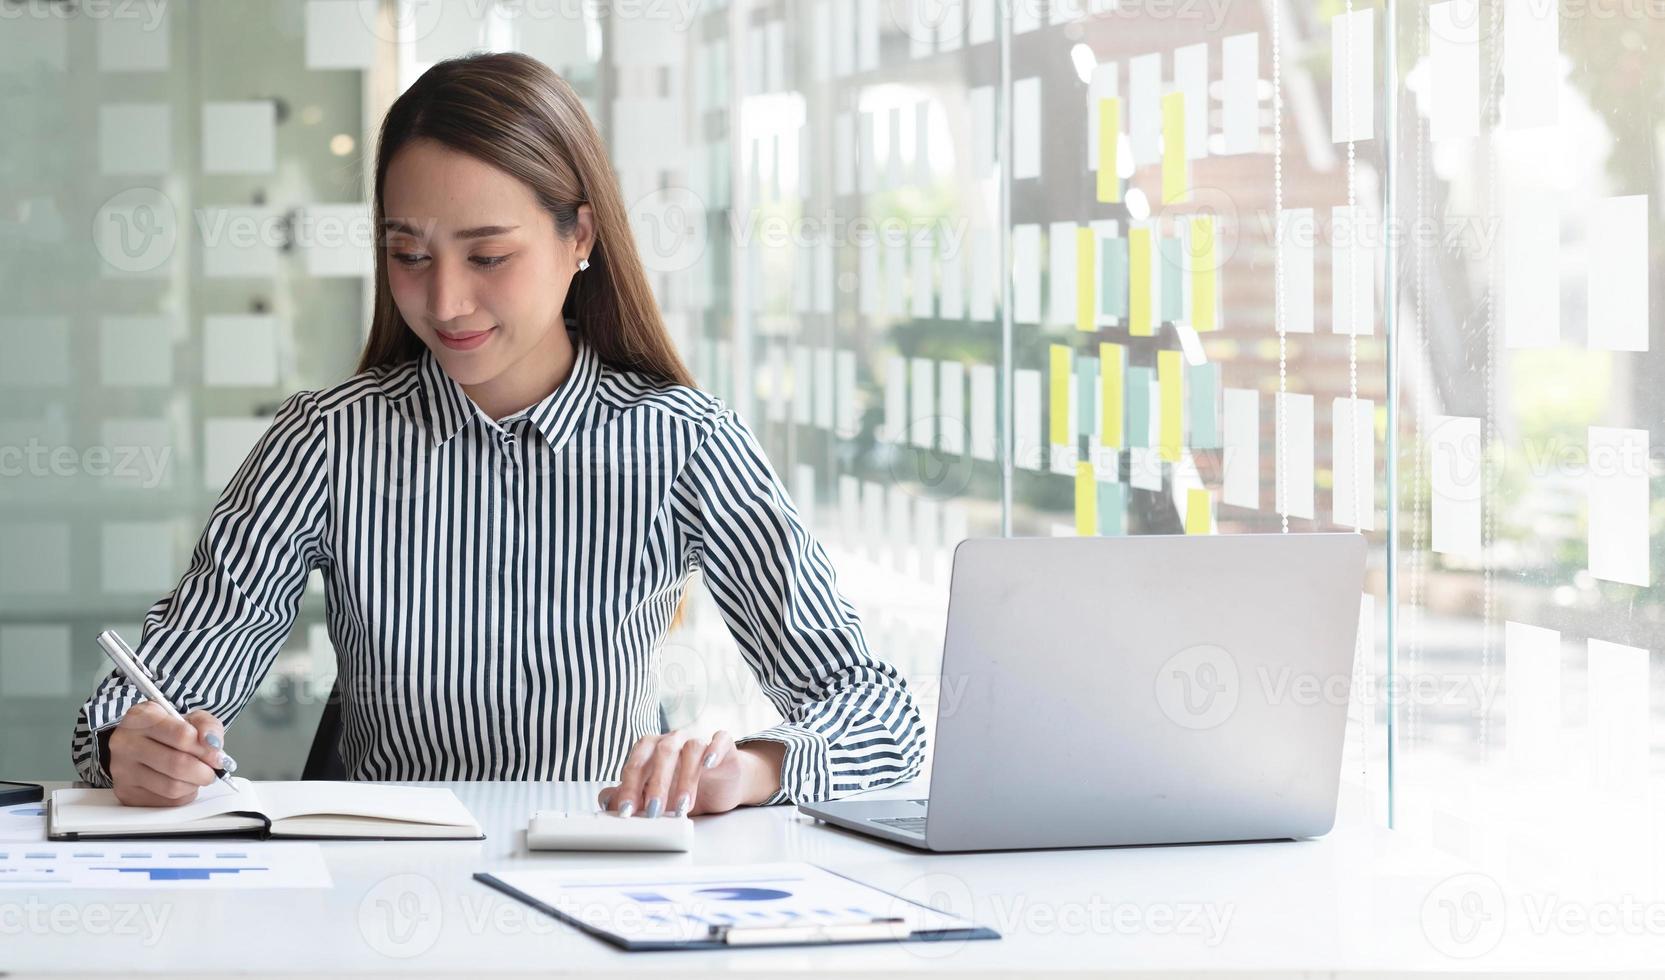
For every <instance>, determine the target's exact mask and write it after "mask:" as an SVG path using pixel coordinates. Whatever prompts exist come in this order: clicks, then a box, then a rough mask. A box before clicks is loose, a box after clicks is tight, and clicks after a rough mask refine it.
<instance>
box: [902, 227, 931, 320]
mask: <svg viewBox="0 0 1665 980" xmlns="http://www.w3.org/2000/svg"><path fill="white" fill-rule="evenodd" d="M910 247H911V248H912V249H913V254H912V256H911V257H910V260H911V263H912V269H911V270H910V271H911V272H912V273H913V282H912V283H911V284H910V285H909V290H908V300H909V302H910V303H911V304H912V305H911V307H910V309H909V313H911V314H912V315H913V318H914V319H916V320H928V319H930V318H931V316H932V315H933V314H934V313H935V312H936V296H935V294H934V292H933V291H934V289H935V284H934V283H933V282H932V281H931V279H932V277H931V272H932V267H933V266H935V265H936V256H935V254H934V252H935V250H934V249H933V247H932V243H931V240H930V239H929V238H926V239H924V240H923V241H919V240H916V241H914V243H913V244H912V246H910Z"/></svg>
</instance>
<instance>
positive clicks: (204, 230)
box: [196, 208, 282, 279]
mask: <svg viewBox="0 0 1665 980" xmlns="http://www.w3.org/2000/svg"><path fill="white" fill-rule="evenodd" d="M196 218H197V229H196V231H197V233H198V234H199V235H201V237H202V271H203V274H204V275H206V276H207V277H208V278H210V279H244V278H247V279H270V278H271V277H273V276H275V275H277V269H278V250H277V246H278V244H279V243H280V242H281V241H282V236H281V233H280V232H279V231H277V230H276V229H277V226H278V223H279V222H280V221H281V220H282V217H281V215H279V214H278V212H277V211H275V210H273V209H271V208H203V209H202V210H201V211H200V212H198V214H197V216H196Z"/></svg>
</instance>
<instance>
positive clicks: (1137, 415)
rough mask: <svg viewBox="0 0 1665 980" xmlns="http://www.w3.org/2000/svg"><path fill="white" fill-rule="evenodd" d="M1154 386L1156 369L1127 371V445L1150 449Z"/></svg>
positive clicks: (1146, 368)
mask: <svg viewBox="0 0 1665 980" xmlns="http://www.w3.org/2000/svg"><path fill="white" fill-rule="evenodd" d="M1155 384H1156V369H1155V368H1148V367H1129V368H1128V369H1127V444H1128V445H1129V446H1131V447H1134V448H1138V449H1149V448H1150V393H1151V389H1152V388H1153V387H1154V386H1155Z"/></svg>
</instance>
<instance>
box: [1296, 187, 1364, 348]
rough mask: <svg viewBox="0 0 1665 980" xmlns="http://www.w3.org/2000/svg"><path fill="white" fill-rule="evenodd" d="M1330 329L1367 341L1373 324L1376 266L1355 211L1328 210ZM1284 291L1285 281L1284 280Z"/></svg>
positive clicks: (1357, 211) (1350, 209) (1342, 208)
mask: <svg viewBox="0 0 1665 980" xmlns="http://www.w3.org/2000/svg"><path fill="white" fill-rule="evenodd" d="M1330 213H1331V218H1330V222H1331V223H1330V227H1331V228H1332V229H1333V231H1332V239H1333V241H1332V243H1331V246H1330V329H1331V330H1334V331H1335V332H1336V333H1340V334H1357V335H1359V336H1362V337H1368V336H1369V335H1370V334H1372V333H1374V332H1375V324H1376V264H1375V261H1374V257H1373V256H1372V254H1371V250H1370V248H1369V246H1368V245H1366V243H1365V241H1364V236H1365V234H1367V232H1368V229H1365V228H1362V227H1360V226H1359V224H1358V221H1357V220H1356V219H1357V218H1358V217H1361V216H1362V212H1360V211H1359V209H1358V208H1357V207H1346V206H1343V207H1338V208H1332V209H1331V212H1330ZM1284 283H1285V288H1287V287H1288V279H1287V278H1286V279H1285V280H1284Z"/></svg>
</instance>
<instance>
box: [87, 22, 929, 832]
mask: <svg viewBox="0 0 1665 980" xmlns="http://www.w3.org/2000/svg"><path fill="white" fill-rule="evenodd" d="M375 220H376V222H377V226H378V227H379V228H381V229H383V232H384V237H385V240H384V241H383V242H382V243H381V244H380V245H379V246H378V248H377V251H376V302H375V314H374V322H373V324H372V326H371V331H370V337H369V340H368V342H367V343H366V345H365V349H364V353H363V356H362V359H361V361H360V364H359V373H358V374H357V375H355V376H354V377H352V378H350V379H349V380H347V381H346V382H344V383H342V384H340V385H337V386H335V387H333V388H329V389H326V390H323V391H302V392H299V393H297V394H295V395H292V396H290V397H289V398H288V399H287V400H285V401H284V403H283V404H282V406H281V407H280V408H279V409H278V412H277V414H276V417H275V418H274V419H273V421H272V424H271V427H270V429H269V430H268V431H267V432H266V433H265V434H264V435H263V436H262V438H261V439H260V440H259V442H258V443H257V444H256V446H255V447H254V449H253V450H252V451H251V452H250V454H249V457H248V459H247V460H245V461H244V463H243V464H242V466H241V468H240V469H239V470H238V471H237V473H236V475H235V476H234V477H233V478H232V480H231V482H230V484H229V485H228V486H227V487H226V489H225V491H224V492H223V494H222V495H221V497H220V499H219V501H218V502H217V503H216V505H215V507H214V509H213V511H212V513H211V514H210V516H209V521H208V526H207V528H206V529H205V530H204V532H203V534H202V537H201V539H200V541H199V542H198V544H197V547H196V549H195V551H194V553H193V555H192V560H191V565H190V568H189V570H188V571H187V572H186V573H185V575H184V577H183V579H182V580H181V582H180V583H179V585H178V587H177V588H176V589H175V590H174V591H173V592H172V593H170V594H169V595H168V596H166V597H164V598H163V599H162V600H161V601H160V602H158V603H157V604H156V605H155V606H154V607H152V608H151V609H150V611H149V613H148V614H147V615H146V617H145V623H144V631H143V635H142V637H141V640H140V644H139V648H138V653H139V655H140V657H141V659H143V660H144V661H146V662H147V663H148V665H149V666H150V668H151V670H152V671H153V672H154V673H156V674H157V675H158V676H159V678H160V680H161V687H162V690H163V692H164V693H165V694H166V695H167V696H168V697H169V698H170V699H172V700H173V701H174V703H175V705H176V706H179V707H180V708H181V710H188V712H189V713H188V714H187V721H188V723H186V722H179V721H177V720H170V719H169V718H167V716H166V715H165V714H164V713H163V712H162V711H161V709H160V708H159V707H157V706H156V705H153V704H150V703H148V702H140V701H139V696H138V693H137V692H136V690H134V689H133V688H132V687H131V686H129V685H127V684H125V683H123V682H122V681H121V679H120V678H119V677H116V676H113V675H112V676H111V677H108V678H106V679H105V680H104V681H103V682H102V683H101V684H100V685H99V688H98V690H97V691H96V692H95V693H94V695H93V697H92V698H91V699H90V700H89V701H88V702H87V703H86V705H85V706H84V707H83V708H82V711H81V714H80V717H79V720H78V723H77V725H76V729H75V738H74V756H75V763H76V767H77V768H78V769H79V770H80V773H81V775H82V777H83V778H85V779H86V780H87V781H88V782H90V783H93V784H94V785H112V784H113V785H114V787H115V790H116V795H117V796H118V798H120V799H121V800H122V802H124V803H127V804H132V805H147V806H165V805H175V804H180V803H184V802H188V801H190V800H192V799H194V798H195V795H196V792H197V788H198V787H200V786H206V785H208V784H209V783H210V782H212V780H213V778H214V777H213V772H212V768H213V767H216V766H218V764H219V761H220V759H221V751H220V750H221V748H222V747H223V744H224V743H223V737H222V736H223V727H222V723H223V724H225V725H229V724H230V723H231V722H232V721H233V720H234V719H235V718H236V716H237V713H238V712H239V711H240V710H241V709H242V708H243V706H244V705H245V704H246V703H247V702H248V699H249V698H250V697H251V696H252V695H253V693H254V691H255V688H256V687H257V685H258V684H259V681H260V679H261V677H262V676H263V675H264V674H265V672H266V670H267V668H268V667H269V666H270V664H271V662H272V659H273V657H274V655H275V654H276V652H277V650H278V647H279V646H280V644H281V643H282V641H283V638H284V637H285V636H286V635H287V634H288V632H289V630H290V627H291V625H292V624H293V622H294V617H295V614H296V610H297V607H298V605H299V602H300V599H301V594H302V591H303V590H304V588H305V586H306V580H307V576H308V573H309V572H310V571H311V570H312V569H314V568H318V569H321V570H322V573H323V576H324V581H325V584H326V596H327V603H328V620H329V631H330V639H331V641H332V642H333V644H334V646H335V649H336V651H337V656H338V661H339V678H340V680H339V683H340V686H341V688H342V689H343V691H344V695H345V696H344V702H343V704H342V729H343V730H342V737H341V744H340V750H341V756H342V760H343V762H344V764H345V766H346V769H347V773H348V775H349V777H351V778H356V779H398V780H414V779H585V780H589V779H611V778H615V777H616V779H617V781H618V785H616V786H612V787H609V788H608V789H606V790H603V791H602V794H601V799H600V802H601V805H602V806H603V807H606V808H608V809H610V810H612V812H615V813H618V814H621V815H624V816H629V815H631V814H632V813H636V814H640V815H644V816H658V815H659V814H660V813H662V812H668V813H683V814H690V813H692V814H698V813H716V812H722V811H725V810H729V809H732V808H733V807H735V806H738V805H741V804H769V803H778V802H782V801H799V800H810V799H826V798H830V797H833V796H837V795H842V794H845V793H849V792H853V791H856V790H862V789H868V788H872V787H876V786H881V785H886V784H888V783H891V782H895V781H897V780H901V779H905V778H908V777H911V776H912V775H914V774H915V773H916V772H917V771H918V768H919V765H920V761H921V758H922V756H923V753H924V735H923V730H922V726H921V723H920V718H919V712H918V710H917V708H916V706H915V704H914V701H913V698H912V696H911V695H910V693H909V691H908V689H907V685H906V684H905V683H904V682H903V680H902V678H901V677H900V676H898V674H897V673H896V671H895V670H894V669H893V668H892V667H891V666H890V665H888V664H885V663H883V662H882V661H879V660H876V659H874V658H873V657H872V656H870V655H869V653H868V651H867V645H866V640H865V638H864V636H863V634H862V628H861V623H860V620H859V619H858V617H857V615H856V613H855V610H854V609H853V608H852V607H851V606H850V604H849V603H848V602H847V601H846V600H845V598H844V597H843V596H842V595H841V593H840V592H839V590H838V587H837V584H836V581H835V577H834V573H833V569H832V567H831V566H830V565H829V564H828V561H827V557H826V554H825V553H824V551H823V550H822V549H821V547H820V545H819V544H818V543H817V542H816V541H815V540H814V539H813V538H811V537H810V535H809V533H808V531H807V530H805V528H804V527H803V525H802V524H801V523H800V522H799V520H798V516H797V513H796V511H795V510H794V508H793V507H792V504H791V502H790V501H789V500H788V497H787V494H786V492H785V490H784V488H783V487H782V486H781V484H780V481H779V479H778V478H777V477H776V475H775V474H774V472H773V471H772V469H771V468H770V465H769V463H768V461H767V459H766V458H765V457H764V455H763V453H762V451H761V449H760V448H759V446H758V444H757V442H756V440H755V439H754V437H753V436H752V434H751V432H750V431H749V429H748V428H747V426H746V424H745V423H744V422H743V421H742V420H741V419H740V418H739V417H738V416H737V415H735V414H734V412H733V411H732V410H731V409H729V408H728V407H726V406H725V405H724V404H723V403H722V402H721V401H720V400H719V399H717V398H715V397H713V396H711V395H708V394H706V393H704V392H701V391H699V390H698V389H697V388H696V387H695V386H694V382H693V379H692V378H691V377H690V375H689V374H688V371H687V369H686V368H685V367H684V366H683V365H682V363H681V361H680V360H679V359H678V357H677V355H676V353H675V351H674V350H673V347H672V344H671V342H670V340H669V338H668V337H667V335H666V333H665V329H664V325H663V323H662V322H661V320H660V317H659V314H658V311H657V310H656V309H655V308H654V302H653V297H652V295H651V293H650V291H649V288H648V285H647V282H646V278H645V276H644V274H643V271H642V265H641V262H640V260H639V259H638V257H637V254H636V249H635V245H634V243H633V242H632V240H631V236H630V231H629V228H628V226H627V224H626V214H625V209H624V207H623V205H622V204H621V202H620V197H619V191H618V187H617V184H616V181H615V179H614V177H613V174H612V171H611V170H610V168H609V166H608V163H607V159H606V155H605V151H604V149H603V146H602V143H601V139H600V137H599V136H598V135H597V134H596V131H595V128H594V126H593V125H592V124H591V122H590V120H589V118H588V117H587V115H586V114H585V112H584V109H583V107H582V105H581V103H580V102H579V100H578V98H577V96H576V95H575V94H574V93H573V91H572V89H571V88H570V87H569V86H568V85H567V84H566V83H565V82H564V81H562V80H561V79H560V78H558V77H557V76H556V75H555V74H554V73H553V72H551V71H550V70H549V69H548V68H546V67H545V66H543V65H542V64H540V63H539V62H537V61H535V60H533V59H531V58H527V57H524V56H521V55H513V54H497V55H480V56H474V57H469V58H462V59H458V60H454V61H447V62H443V63H441V64H438V65H435V66H434V67H433V68H432V69H430V70H429V71H428V72H427V73H425V74H424V75H423V76H422V77H421V78H420V79H418V80H417V82H416V84H415V85H413V86H412V87H411V88H410V89H409V90H407V91H406V92H405V93H404V94H403V95H401V96H400V97H399V99H398V100H397V101H396V102H395V103H394V105H393V107H392V108H391V109H390V110H389V112H388V115H387V118H386V120H385V121H384V122H383V126H382V132H381V140H380V144H379V146H378V150H377V156H376V183H375ZM695 570H698V571H700V572H702V573H703V575H704V577H705V580H706V582H707V583H708V584H709V586H710V588H711V591H712V594H713V595H714V596H715V598H716V600H717V604H718V606H719V608H720V609H721V610H722V613H723V616H724V618H725V620H726V621H727V623H728V625H729V628H730V630H731V632H732V633H733V634H734V637H735V639H736V641H737V642H738V645H739V647H740V650H741V653H742V654H743V655H744V657H745V660H746V662H747V664H748V665H749V666H750V667H751V669H752V670H753V672H754V673H755V674H756V675H757V678H758V680H759V681H760V683H761V687H762V690H763V692H764V693H765V694H766V695H767V696H768V697H769V699H770V700H771V701H772V702H773V703H774V704H775V705H776V707H778V708H779V709H780V712H781V714H782V716H783V718H784V721H783V723H782V724H780V725H777V726H775V727H773V728H770V729H768V730H765V731H761V732H757V733H754V734H752V735H750V736H748V737H746V738H742V739H739V740H738V741H736V740H733V739H731V738H730V737H729V736H728V735H726V734H725V733H722V732H718V733H717V734H715V735H713V736H712V737H710V738H708V739H706V738H695V737H691V736H690V735H689V734H688V733H685V732H680V731H673V732H669V733H661V732H660V731H659V721H658V703H657V691H656V690H655V684H654V682H653V675H652V672H651V668H652V657H653V655H654V652H655V650H656V649H657V648H658V646H659V645H660V643H661V641H662V640H663V639H664V637H665V634H666V632H667V630H668V628H669V625H670V623H671V621H672V616H673V613H674V612H675V611H676V610H677V607H678V603H679V602H680V600H681V596H682V592H683V587H684V584H685V583H686V581H687V579H688V576H689V575H690V574H691V573H692V572H693V571H695Z"/></svg>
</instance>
